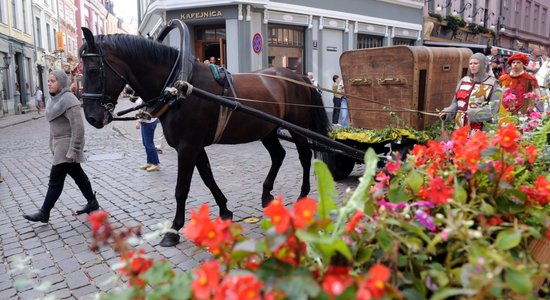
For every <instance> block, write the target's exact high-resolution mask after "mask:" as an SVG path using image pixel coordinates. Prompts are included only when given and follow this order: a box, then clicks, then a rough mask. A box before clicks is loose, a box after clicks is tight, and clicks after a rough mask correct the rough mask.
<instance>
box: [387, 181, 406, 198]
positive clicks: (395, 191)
mask: <svg viewBox="0 0 550 300" xmlns="http://www.w3.org/2000/svg"><path fill="white" fill-rule="evenodd" d="M409 198H410V196H409V195H408V194H407V193H405V189H404V188H403V186H400V185H393V184H392V185H391V186H390V189H389V191H388V199H389V200H390V202H391V203H400V202H406V201H407V200H409Z"/></svg>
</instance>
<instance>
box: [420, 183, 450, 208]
mask: <svg viewBox="0 0 550 300" xmlns="http://www.w3.org/2000/svg"><path fill="white" fill-rule="evenodd" d="M452 179H453V178H452V177H450V178H449V179H447V181H443V178H441V177H440V176H436V177H434V178H433V179H432V180H431V181H430V183H428V188H427V189H426V190H425V194H424V195H425V196H426V200H428V201H430V202H432V203H433V204H445V203H447V201H448V200H449V199H451V198H452V197H453V193H454V188H453V187H450V186H449V184H450V183H451V182H452Z"/></svg>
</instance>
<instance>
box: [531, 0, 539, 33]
mask: <svg viewBox="0 0 550 300" xmlns="http://www.w3.org/2000/svg"><path fill="white" fill-rule="evenodd" d="M539 13H540V6H539V5H535V10H534V11H533V33H536V34H539Z"/></svg>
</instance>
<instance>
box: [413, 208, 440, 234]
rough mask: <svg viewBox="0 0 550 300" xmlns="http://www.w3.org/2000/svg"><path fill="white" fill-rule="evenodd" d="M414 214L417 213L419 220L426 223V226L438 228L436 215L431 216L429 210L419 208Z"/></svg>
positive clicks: (433, 228)
mask: <svg viewBox="0 0 550 300" xmlns="http://www.w3.org/2000/svg"><path fill="white" fill-rule="evenodd" d="M414 214H415V215H416V219H417V220H418V222H420V224H422V225H424V227H426V228H428V229H429V230H430V231H436V230H437V228H436V227H435V223H434V217H432V216H430V215H429V214H428V213H427V212H425V211H424V210H422V209H418V210H416V211H415V212H414Z"/></svg>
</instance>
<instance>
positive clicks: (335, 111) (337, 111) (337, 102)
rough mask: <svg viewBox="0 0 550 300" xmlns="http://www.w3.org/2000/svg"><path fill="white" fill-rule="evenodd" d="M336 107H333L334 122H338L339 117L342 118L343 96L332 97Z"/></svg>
mask: <svg viewBox="0 0 550 300" xmlns="http://www.w3.org/2000/svg"><path fill="white" fill-rule="evenodd" d="M332 103H334V108H333V109H332V124H338V118H340V106H341V105H342V98H336V97H334V98H332Z"/></svg>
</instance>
